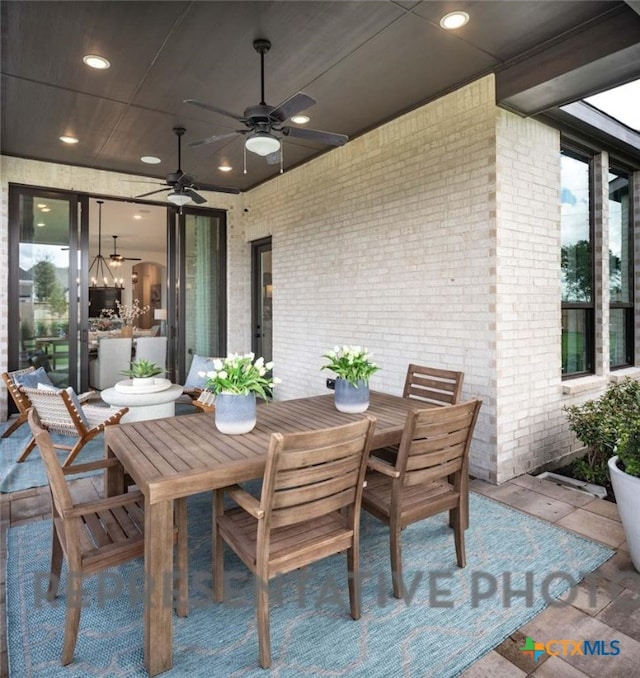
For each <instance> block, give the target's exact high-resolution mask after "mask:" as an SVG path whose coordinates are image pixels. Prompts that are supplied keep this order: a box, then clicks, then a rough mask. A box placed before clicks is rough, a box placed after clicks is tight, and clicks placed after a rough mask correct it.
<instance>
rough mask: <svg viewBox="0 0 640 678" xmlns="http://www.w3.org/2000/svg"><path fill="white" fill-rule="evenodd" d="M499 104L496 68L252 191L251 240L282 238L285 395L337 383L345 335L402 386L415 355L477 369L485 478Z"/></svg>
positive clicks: (477, 459)
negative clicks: (331, 368) (330, 358)
mask: <svg viewBox="0 0 640 678" xmlns="http://www.w3.org/2000/svg"><path fill="white" fill-rule="evenodd" d="M493 102H494V93H493V79H492V78H487V79H485V80H482V81H480V82H477V83H474V84H473V85H471V86H469V87H466V88H464V89H462V90H460V91H458V92H455V93H453V94H450V95H448V96H446V97H444V98H442V99H440V100H439V101H436V102H434V103H432V104H429V105H427V106H425V107H423V108H421V109H420V110H417V111H414V112H412V113H410V114H408V115H405V116H403V117H402V118H401V119H399V120H396V121H394V122H391V123H389V124H387V125H385V126H383V127H381V128H379V129H378V130H374V131H373V132H371V133H369V134H367V135H365V136H363V137H360V138H358V139H355V140H353V141H351V142H349V143H348V144H347V145H346V146H344V147H342V148H339V149H336V150H333V151H331V152H330V153H327V154H326V155H323V156H322V157H320V158H318V159H317V160H315V161H313V162H311V163H308V164H306V165H304V166H302V167H300V168H297V169H295V170H293V171H291V172H288V173H287V174H285V175H283V176H282V177H278V178H277V179H275V180H273V181H271V182H268V183H267V184H264V185H262V186H260V187H258V188H256V189H255V190H253V191H251V192H250V193H249V194H248V195H247V196H246V204H247V206H250V208H251V209H250V212H249V213H248V215H247V216H246V222H247V237H248V239H253V238H257V237H261V236H263V235H265V234H269V233H271V234H272V236H273V304H274V342H273V343H274V360H275V362H276V369H275V372H276V374H277V375H278V376H279V377H280V378H281V379H282V384H281V386H279V387H278V392H277V397H279V398H293V397H298V396H304V395H310V394H314V393H323V392H326V390H325V386H324V383H325V379H326V377H327V376H331V374H330V373H328V372H326V371H322V372H321V371H320V367H321V365H322V364H323V359H322V357H321V355H322V353H323V352H324V351H326V350H327V349H328V348H331V347H333V345H334V344H336V343H339V344H342V343H355V344H362V345H366V346H368V347H369V349H370V350H372V351H373V352H374V353H375V355H376V358H377V360H378V362H379V363H380V365H381V366H382V371H381V372H379V373H378V374H376V375H375V376H374V377H373V378H372V381H371V385H372V387H373V388H379V389H383V390H387V391H390V392H393V393H400V392H401V390H402V385H403V383H404V375H405V372H406V368H407V364H408V363H409V362H418V363H423V364H429V365H434V366H440V367H444V368H451V369H460V370H463V371H464V372H465V386H464V395H465V396H467V397H470V396H472V395H480V396H482V397H483V399H484V404H483V409H482V412H481V416H480V421H479V424H478V428H477V433H476V440H475V442H474V446H473V462H472V467H473V472H474V473H476V474H478V475H480V476H482V477H490V476H492V477H495V466H496V464H495V454H496V425H495V394H496V385H495V381H494V371H495V323H494V311H493V308H494V307H495V284H494V281H493V280H492V277H493V276H494V275H495V273H494V272H492V271H495V248H494V246H493V244H492V234H493V235H494V236H495V229H496V218H495V189H494V184H495V179H494V178H495V145H496V144H495V134H496V125H495V115H496V113H495V111H496V109H495V106H494V103H493ZM285 157H286V156H285ZM238 301H239V303H240V299H239V300H238ZM230 348H233V347H231V346H230Z"/></svg>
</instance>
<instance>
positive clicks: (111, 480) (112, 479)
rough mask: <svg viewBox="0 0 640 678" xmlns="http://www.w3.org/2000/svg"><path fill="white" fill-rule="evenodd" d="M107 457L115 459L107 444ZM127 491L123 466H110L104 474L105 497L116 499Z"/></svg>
mask: <svg viewBox="0 0 640 678" xmlns="http://www.w3.org/2000/svg"><path fill="white" fill-rule="evenodd" d="M105 457H106V458H107V459H109V458H111V459H113V458H115V455H114V454H113V452H112V451H111V448H110V447H109V446H108V445H107V444H106V442H105ZM124 491H125V487H124V469H123V468H122V465H121V464H117V465H115V466H109V467H107V468H106V469H105V474H104V496H105V497H115V496H117V495H119V494H122V493H123V492H124Z"/></svg>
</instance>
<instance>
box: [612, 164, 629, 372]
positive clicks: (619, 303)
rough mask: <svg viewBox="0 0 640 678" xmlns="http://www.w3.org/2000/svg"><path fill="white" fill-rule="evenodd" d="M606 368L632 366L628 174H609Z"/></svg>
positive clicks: (614, 171) (615, 172) (616, 171)
mask: <svg viewBox="0 0 640 678" xmlns="http://www.w3.org/2000/svg"><path fill="white" fill-rule="evenodd" d="M609 295H610V300H609V304H610V318H609V347H610V354H609V355H610V358H609V362H610V367H611V368H612V369H615V368H617V367H626V366H628V365H633V360H634V355H633V345H634V333H633V302H634V299H633V219H632V214H631V201H630V199H629V175H628V174H627V173H626V172H622V171H619V170H616V169H615V168H611V170H610V172H609Z"/></svg>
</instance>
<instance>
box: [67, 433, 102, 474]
mask: <svg viewBox="0 0 640 678" xmlns="http://www.w3.org/2000/svg"><path fill="white" fill-rule="evenodd" d="M92 438H95V435H92V436H86V437H85V438H80V439H79V440H78V442H77V443H76V444H75V445H74V446H73V447H72V448H71V452H69V454H68V455H67V458H66V459H65V460H64V462H63V463H62V466H63V468H67V466H71V462H72V461H73V460H74V459H75V458H76V457H77V456H78V453H79V452H80V450H81V449H82V448H83V447H84V446H85V445H86V444H87V443H88V442H89V441H90V440H91V439H92Z"/></svg>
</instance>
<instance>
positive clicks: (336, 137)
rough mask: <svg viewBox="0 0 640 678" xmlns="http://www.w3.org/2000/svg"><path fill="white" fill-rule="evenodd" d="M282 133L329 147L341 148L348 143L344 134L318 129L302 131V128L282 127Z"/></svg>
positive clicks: (347, 138)
mask: <svg viewBox="0 0 640 678" xmlns="http://www.w3.org/2000/svg"><path fill="white" fill-rule="evenodd" d="M281 131H282V133H283V134H284V135H285V136H288V137H297V138H298V139H310V140H311V141H319V142H320V143H323V144H329V145H330V146H342V145H344V144H346V143H347V141H349V137H348V136H347V135H346V134H335V133H334V132H322V131H321V130H318V129H304V128H303V127H283V128H282V130H281Z"/></svg>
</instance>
